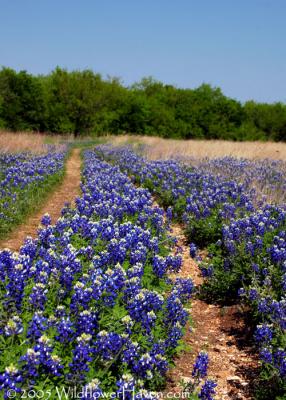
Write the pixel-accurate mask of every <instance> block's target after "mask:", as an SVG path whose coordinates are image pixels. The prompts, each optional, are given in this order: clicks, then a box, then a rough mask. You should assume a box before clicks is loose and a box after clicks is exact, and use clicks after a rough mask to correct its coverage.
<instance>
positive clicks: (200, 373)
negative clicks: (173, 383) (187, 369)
mask: <svg viewBox="0 0 286 400" xmlns="http://www.w3.org/2000/svg"><path fill="white" fill-rule="evenodd" d="M208 365H209V357H208V354H207V353H205V352H202V351H201V352H200V353H199V355H198V356H197V358H196V361H195V363H194V366H193V372H192V376H193V377H195V378H197V379H200V378H205V376H206V375H207V370H208Z"/></svg>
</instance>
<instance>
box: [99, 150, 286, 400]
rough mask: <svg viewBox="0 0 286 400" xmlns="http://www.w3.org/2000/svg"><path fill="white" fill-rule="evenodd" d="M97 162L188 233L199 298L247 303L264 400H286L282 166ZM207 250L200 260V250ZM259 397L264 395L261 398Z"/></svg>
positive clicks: (130, 157) (120, 157)
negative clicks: (199, 278) (114, 169)
mask: <svg viewBox="0 0 286 400" xmlns="http://www.w3.org/2000/svg"><path fill="white" fill-rule="evenodd" d="M97 151H98V154H99V155H100V156H101V157H102V158H103V159H106V160H109V161H110V162H112V163H114V164H116V165H119V166H120V168H121V170H122V171H124V172H125V173H127V174H128V175H129V176H131V178H132V180H133V181H134V182H136V183H137V184H140V185H142V186H144V187H146V188H148V189H149V190H150V191H151V192H152V194H153V195H154V196H155V198H156V200H157V202H158V203H159V204H160V205H161V206H163V207H164V208H165V211H166V215H167V216H168V219H169V220H171V219H173V220H176V221H180V222H181V223H183V224H184V226H185V231H186V236H187V237H188V238H189V241H190V254H191V256H192V257H194V258H196V259H197V261H198V262H199V263H200V267H201V271H202V275H203V276H204V278H205V283H204V284H203V286H202V288H201V292H202V293H201V295H202V296H207V297H208V298H209V299H211V300H212V301H215V302H220V303H222V304H228V303H230V302H237V301H241V302H245V303H246V304H247V305H248V307H250V310H251V312H252V315H253V322H254V326H256V327H254V338H255V341H256V344H257V351H258V352H259V356H260V360H261V364H262V372H261V374H262V378H263V379H264V380H265V381H267V385H268V387H267V394H265V396H266V397H264V398H273V399H274V398H277V399H278V398H279V399H284V398H285V396H286V383H285V382H286V299H285V290H286V207H285V182H286V181H285V172H284V171H285V163H283V162H282V161H271V160H260V161H249V160H244V159H240V160H238V159H234V158H222V159H214V160H200V161H199V162H198V160H189V162H186V160H184V162H180V161H179V160H164V161H148V160H147V159H145V158H144V157H142V156H140V155H138V154H136V153H134V152H133V151H132V148H130V147H120V148H113V147H110V146H100V147H99V148H98V149H97ZM206 247H207V249H208V256H207V257H206V258H205V259H204V260H201V257H199V256H198V255H197V250H198V248H206ZM261 395H262V394H261Z"/></svg>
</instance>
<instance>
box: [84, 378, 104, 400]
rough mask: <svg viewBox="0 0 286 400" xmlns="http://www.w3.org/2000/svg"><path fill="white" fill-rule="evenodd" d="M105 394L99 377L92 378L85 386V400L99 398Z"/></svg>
mask: <svg viewBox="0 0 286 400" xmlns="http://www.w3.org/2000/svg"><path fill="white" fill-rule="evenodd" d="M102 396H103V392H102V390H101V388H100V382H99V380H98V379H96V378H94V379H92V380H91V381H90V382H89V383H88V384H87V385H85V386H84V388H83V397H82V399H83V400H90V399H99V398H101V397H102Z"/></svg>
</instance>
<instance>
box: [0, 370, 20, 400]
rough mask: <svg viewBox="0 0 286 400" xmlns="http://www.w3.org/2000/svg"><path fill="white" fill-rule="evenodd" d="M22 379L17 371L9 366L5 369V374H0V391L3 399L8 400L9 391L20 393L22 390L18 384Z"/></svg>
mask: <svg viewBox="0 0 286 400" xmlns="http://www.w3.org/2000/svg"><path fill="white" fill-rule="evenodd" d="M22 380H23V378H22V376H21V374H20V372H19V371H18V369H17V368H16V367H15V366H14V365H13V364H11V365H10V366H9V367H6V368H5V372H4V373H2V374H0V390H4V399H5V400H6V399H9V398H10V396H9V390H14V392H15V393H21V392H22V390H21V388H20V386H19V384H20V383H21V382H22Z"/></svg>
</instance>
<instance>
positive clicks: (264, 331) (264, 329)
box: [254, 324, 273, 344]
mask: <svg viewBox="0 0 286 400" xmlns="http://www.w3.org/2000/svg"><path fill="white" fill-rule="evenodd" d="M254 337H255V340H256V341H257V342H258V343H263V344H264V343H269V342H271V340H272V338H273V330H272V327H271V326H269V325H266V324H263V325H258V326H257V328H256V331H255V334H254Z"/></svg>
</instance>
